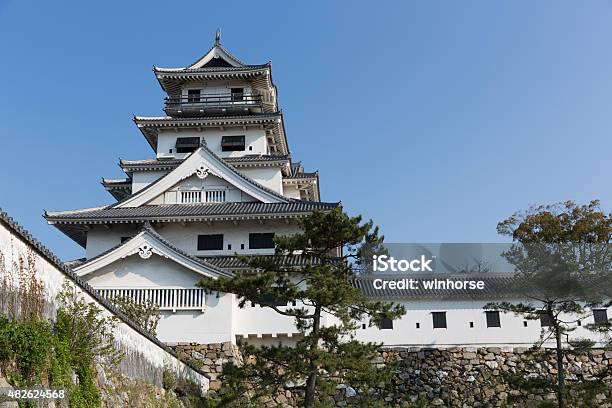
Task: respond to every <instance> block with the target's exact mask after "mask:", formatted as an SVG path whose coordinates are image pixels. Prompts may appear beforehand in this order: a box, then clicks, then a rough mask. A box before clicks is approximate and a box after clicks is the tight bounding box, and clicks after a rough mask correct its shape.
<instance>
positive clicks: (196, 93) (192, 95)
mask: <svg viewBox="0 0 612 408" xmlns="http://www.w3.org/2000/svg"><path fill="white" fill-rule="evenodd" d="M187 102H189V103H194V102H200V90H199V89H189V90H188V91H187Z"/></svg>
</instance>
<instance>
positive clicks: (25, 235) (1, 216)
mask: <svg viewBox="0 0 612 408" xmlns="http://www.w3.org/2000/svg"><path fill="white" fill-rule="evenodd" d="M0 222H2V223H4V224H5V225H7V227H8V228H9V229H10V230H11V231H13V232H15V233H16V234H17V235H19V237H21V239H22V240H24V241H25V242H26V243H28V244H29V245H31V246H32V247H34V249H36V251H37V252H38V253H39V254H40V255H41V256H42V257H43V258H45V259H46V260H47V261H48V262H50V263H51V264H52V265H53V266H55V267H56V268H57V269H59V270H60V271H61V272H63V273H64V275H66V277H68V278H69V279H70V280H71V281H72V282H73V283H75V284H76V285H77V286H78V287H80V288H81V289H82V290H83V291H84V292H86V293H87V294H88V295H89V296H91V297H92V298H93V299H94V300H96V301H97V302H98V303H99V304H101V305H102V306H104V307H105V308H106V309H107V310H108V311H109V312H111V313H113V314H114V315H116V316H117V317H119V319H121V320H122V321H123V322H124V323H125V324H127V325H128V326H129V327H131V328H132V329H134V330H136V331H137V332H138V333H139V334H141V335H142V336H144V337H145V338H146V339H147V340H149V341H151V342H152V343H154V344H155V345H157V346H159V347H160V348H162V349H163V350H164V351H166V352H168V353H169V354H170V355H172V356H174V357H175V358H176V359H178V360H179V361H181V362H182V363H184V364H185V365H186V366H188V367H189V368H191V369H192V370H193V371H195V372H196V373H198V374H200V375H202V376H204V377H206V378H208V379H210V376H209V375H208V374H206V373H205V372H203V371H201V370H200V369H199V368H197V367H196V366H195V365H193V364H192V363H191V362H189V361H186V360H183V359H182V358H180V357H179V356H178V354H177V353H176V352H175V351H174V350H172V348H170V347H169V346H167V345H165V344H164V343H162V342H161V341H160V340H159V339H158V338H157V337H155V336H153V335H152V334H151V333H149V332H147V331H146V330H144V329H143V328H142V327H140V326H139V325H138V324H136V323H135V322H134V321H133V320H131V319H130V318H129V317H127V316H126V315H125V314H123V313H122V312H121V311H120V310H118V309H117V308H116V307H115V306H114V305H113V304H112V303H111V302H109V301H108V300H106V299H104V298H102V297H101V296H99V295H98V294H97V293H96V291H95V290H94V289H93V288H92V287H91V286H90V285H89V284H88V283H87V282H85V281H83V280H82V279H81V278H80V277H79V276H77V275H76V274H75V273H74V272H73V271H72V269H70V268H69V267H68V266H66V265H64V263H63V262H62V261H61V260H60V259H59V258H58V257H57V256H56V255H55V254H54V253H53V252H51V250H50V249H48V248H47V247H45V246H44V245H43V244H42V243H41V242H40V241H38V240H37V239H36V238H34V236H33V235H32V234H30V233H29V232H28V231H27V230H26V229H25V228H23V227H22V226H21V225H19V224H18V223H17V222H16V221H15V220H14V219H13V218H11V217H10V216H9V215H8V214H7V213H6V212H4V211H3V210H2V208H0Z"/></svg>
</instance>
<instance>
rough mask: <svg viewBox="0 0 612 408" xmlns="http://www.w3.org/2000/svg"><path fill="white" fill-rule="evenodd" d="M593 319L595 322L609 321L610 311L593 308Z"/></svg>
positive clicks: (603, 322)
mask: <svg viewBox="0 0 612 408" xmlns="http://www.w3.org/2000/svg"><path fill="white" fill-rule="evenodd" d="M593 319H594V320H595V324H606V323H608V311H607V310H606V309H595V310H593Z"/></svg>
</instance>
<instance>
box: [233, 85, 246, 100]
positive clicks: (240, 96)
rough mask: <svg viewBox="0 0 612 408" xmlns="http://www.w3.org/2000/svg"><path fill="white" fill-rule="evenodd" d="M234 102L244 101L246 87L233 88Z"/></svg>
mask: <svg viewBox="0 0 612 408" xmlns="http://www.w3.org/2000/svg"><path fill="white" fill-rule="evenodd" d="M231 92H232V102H242V100H244V88H231Z"/></svg>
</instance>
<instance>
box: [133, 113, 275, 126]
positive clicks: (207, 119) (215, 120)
mask: <svg viewBox="0 0 612 408" xmlns="http://www.w3.org/2000/svg"><path fill="white" fill-rule="evenodd" d="M280 117H281V114H280V112H277V113H259V114H250V115H233V116H231V115H225V116H202V117H195V118H173V117H172V116H134V121H135V122H136V123H139V122H142V124H145V122H149V123H157V122H161V123H167V124H169V125H171V124H185V123H187V124H192V123H193V124H195V125H197V124H199V123H208V124H215V125H216V124H224V123H232V122H240V123H242V122H246V123H259V122H260V121H264V120H268V121H274V120H276V119H278V118H280Z"/></svg>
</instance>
